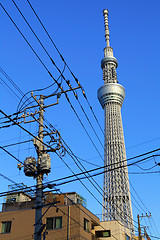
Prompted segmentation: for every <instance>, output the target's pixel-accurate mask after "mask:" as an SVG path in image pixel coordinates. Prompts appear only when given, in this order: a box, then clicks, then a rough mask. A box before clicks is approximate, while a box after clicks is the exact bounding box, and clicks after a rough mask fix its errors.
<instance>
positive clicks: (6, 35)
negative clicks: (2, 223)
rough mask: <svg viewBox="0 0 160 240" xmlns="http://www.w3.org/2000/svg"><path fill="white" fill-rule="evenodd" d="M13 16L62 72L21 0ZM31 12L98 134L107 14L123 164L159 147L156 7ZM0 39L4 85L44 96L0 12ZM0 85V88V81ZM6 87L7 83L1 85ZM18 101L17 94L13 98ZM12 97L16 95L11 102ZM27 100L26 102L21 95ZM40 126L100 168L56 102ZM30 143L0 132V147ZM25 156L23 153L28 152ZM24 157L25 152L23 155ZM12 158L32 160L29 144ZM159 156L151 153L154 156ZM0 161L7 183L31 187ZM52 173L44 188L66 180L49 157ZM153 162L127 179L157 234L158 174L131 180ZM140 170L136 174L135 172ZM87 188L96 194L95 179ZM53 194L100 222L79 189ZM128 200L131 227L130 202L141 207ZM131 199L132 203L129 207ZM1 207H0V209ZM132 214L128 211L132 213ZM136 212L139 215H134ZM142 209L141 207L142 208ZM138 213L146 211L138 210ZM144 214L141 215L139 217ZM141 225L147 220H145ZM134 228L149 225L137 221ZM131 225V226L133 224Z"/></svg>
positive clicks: (4, 104)
mask: <svg viewBox="0 0 160 240" xmlns="http://www.w3.org/2000/svg"><path fill="white" fill-rule="evenodd" d="M1 2H2V4H3V6H4V7H5V9H6V10H7V11H8V12H9V14H10V15H11V16H12V18H13V19H14V21H15V23H16V24H17V25H18V27H19V28H20V29H21V31H22V32H23V34H24V35H25V37H26V38H27V40H28V41H29V42H30V43H31V45H32V46H33V48H34V50H35V51H36V52H37V53H38V55H39V56H40V58H41V59H42V61H43V62H44V63H45V65H46V66H47V67H48V68H49V69H50V71H51V72H52V75H53V76H54V77H55V78H58V76H59V74H58V72H57V70H56V69H55V67H54V66H53V65H52V64H51V62H50V61H49V59H48V58H47V55H46V54H45V52H44V51H43V49H42V48H41V47H40V45H39V44H38V42H37V41H36V39H35V38H34V36H33V34H32V33H31V31H30V30H29V29H28V27H27V25H26V24H25V22H24V21H23V19H22V18H21V16H20V14H19V13H18V11H17V10H16V8H15V6H14V4H13V3H12V1H11V0H9V1H7V2H3V1H1ZM16 3H17V4H18V6H19V8H20V9H21V11H22V12H23V14H24V16H25V17H26V18H27V20H28V21H29V23H30V24H31V25H32V27H33V28H34V30H35V31H36V33H37V34H38V36H39V38H40V39H41V41H42V42H43V44H44V45H45V47H46V48H47V50H48V52H49V53H50V55H51V57H52V58H53V59H54V61H55V62H56V64H57V65H58V67H59V68H60V69H61V70H62V69H63V67H64V65H63V63H62V61H61V59H60V58H59V56H58V54H57V52H56V50H55V48H54V47H53V46H52V44H51V43H50V41H49V39H48V38H47V37H46V35H45V33H44V31H43V29H42V28H41V26H40V24H39V23H38V21H37V20H36V18H35V16H34V14H33V12H32V11H31V9H30V7H29V5H28V3H27V1H26V0H23V1H16ZM31 4H32V5H33V7H34V8H35V10H36V12H37V13H38V15H39V17H40V19H41V20H42V22H43V23H44V25H45V27H46V28H47V30H48V32H49V33H50V35H51V37H52V38H53V40H54V42H55V44H56V46H57V47H58V49H59V50H60V52H61V54H62V55H63V57H64V58H65V60H66V62H67V64H68V65H69V66H70V68H71V69H72V71H73V73H74V74H75V76H76V77H77V78H78V79H79V81H80V83H81V85H82V86H83V87H84V89H85V91H86V95H87V97H88V100H89V102H90V104H91V106H92V107H93V109H94V112H95V114H96V116H97V118H98V120H99V122H100V124H101V126H102V128H103V125H104V123H103V121H104V113H103V109H102V108H101V106H100V104H99V102H98V99H97V90H98V88H99V87H101V86H102V84H103V80H102V70H101V64H100V63H101V60H102V58H103V49H104V47H105V39H104V23H103V14H102V10H103V9H104V8H107V9H109V28H110V35H111V46H112V47H113V50H114V55H115V57H116V58H117V60H118V63H119V66H118V69H117V75H118V81H119V83H120V84H122V85H123V86H124V87H125V90H126V98H125V101H124V104H123V106H122V119H123V126H124V134H125V142H126V151H127V157H128V158H130V157H133V156H136V155H139V154H142V153H145V152H148V151H152V150H154V149H157V148H159V147H160V130H159V121H160V112H159V89H160V82H159V79H160V73H159V68H160V61H159V55H160V47H159V42H160V34H159V23H160V19H159V10H160V2H159V1H158V0H157V1H156V0H153V1H144V0H141V1H124V0H122V1H117V0H115V1H103V0H101V1H91V0H88V1H84V0H82V1H73V0H72V1H71V0H69V1H64V0H62V1H51V0H47V1H42V0H39V1H36V0H32V1H31ZM0 11H1V13H0V22H1V38H0V52H1V57H0V67H1V68H3V69H4V70H5V71H6V73H7V74H8V75H9V76H10V78H11V79H12V80H13V81H14V82H15V83H16V84H17V85H18V86H19V88H20V89H21V90H22V91H23V92H24V93H25V92H27V91H30V90H34V89H38V88H44V87H46V86H48V85H50V84H52V79H51V77H50V76H49V75H48V73H47V72H46V70H45V69H44V67H43V66H42V64H41V63H40V62H39V61H38V59H37V58H36V56H35V55H34V54H33V52H32V51H31V49H30V48H29V46H28V45H27V44H26V42H25V41H24V39H23V38H22V36H21V35H20V34H19V32H18V31H17V29H16V28H15V27H14V25H13V24H12V23H11V21H10V20H9V18H8V17H7V15H6V14H5V13H4V11H3V10H2V8H0ZM64 74H65V76H66V78H67V79H70V80H71V84H72V86H73V87H74V86H76V84H75V82H74V79H73V78H72V77H71V75H70V74H69V72H68V71H67V70H65V72H64ZM0 77H1V78H2V79H3V80H5V81H6V83H8V82H7V80H6V79H5V78H4V76H3V75H2V74H1V75H0ZM0 84H1V87H0V89H1V91H0V92H1V96H0V102H1V109H2V110H3V111H4V112H6V113H7V114H11V113H13V112H16V109H17V105H18V103H19V99H18V98H17V97H15V96H13V94H12V95H11V93H10V92H9V91H8V89H6V87H5V84H4V83H3V82H2V80H1V81H0ZM8 84H9V83H8ZM54 90H55V87H53V88H51V89H49V90H48V91H46V92H43V93H44V94H50V93H51V92H52V91H54ZM77 92H78V96H79V99H80V101H81V103H82V105H83V106H84V108H85V111H86V113H87V115H88V116H89V118H90V120H91V122H92V124H93V126H94V128H95V131H96V132H97V134H98V136H99V138H100V139H101V141H102V142H103V135H102V134H101V132H100V129H99V127H98V126H97V123H96V121H95V119H94V117H93V115H92V114H91V112H90V109H89V108H88V105H87V103H86V101H85V99H84V97H83V96H82V94H81V91H80V90H78V91H77ZM17 94H18V93H17ZM19 96H20V95H19ZM28 97H29V95H28ZM69 97H70V99H71V101H72V103H73V105H74V108H75V109H76V111H77V113H78V115H79V116H80V118H81V120H82V121H83V123H84V125H85V127H86V128H87V130H88V132H89V134H90V136H91V138H92V139H93V141H94V142H95V144H96V146H97V147H98V149H99V151H100V153H101V154H102V155H103V149H102V147H101V146H100V144H99V142H98V140H97V139H96V137H95V135H94V133H93V131H92V129H91V128H90V126H89V124H88V122H87V121H86V119H85V116H84V114H83V112H82V111H81V109H80V107H79V105H78V104H77V101H76V100H75V99H74V97H73V96H72V93H69ZM54 101H55V99H54V98H53V99H50V100H49V101H48V102H47V103H53V102H54ZM45 114H46V115H45V116H46V118H47V119H48V120H49V121H50V122H51V123H52V125H53V126H55V127H56V128H57V129H58V130H59V131H60V132H61V135H62V137H63V138H64V140H65V141H66V142H67V144H68V145H69V146H70V148H71V149H72V150H73V152H74V153H75V155H77V156H79V157H81V158H83V159H85V160H87V161H89V162H90V163H92V164H97V165H99V166H102V165H103V162H102V160H101V159H100V157H99V156H98V153H97V152H96V150H95V148H94V147H93V145H92V144H91V142H90V141H89V139H88V137H87V135H86V134H85V131H84V130H83V128H82V127H81V125H80V123H79V122H78V120H77V118H76V116H75V114H74V113H73V111H72V110H71V108H70V106H69V104H68V103H67V101H66V99H65V97H64V96H62V97H61V98H60V103H59V105H57V106H54V107H51V108H49V109H47V111H46V113H45ZM23 126H24V127H26V128H27V129H28V130H30V131H33V132H35V131H36V129H37V125H36V124H32V125H31V124H28V125H24V124H23ZM28 139H30V137H29V136H28V135H27V134H26V133H24V132H23V131H22V130H20V129H19V128H18V127H15V126H14V127H10V128H6V129H1V139H0V145H2V146H4V145H7V144H10V143H15V142H18V141H24V140H28ZM30 148H31V149H30ZM25 149H27V150H25ZM7 150H9V151H10V152H11V153H12V154H13V155H15V156H16V157H17V158H19V159H20V160H21V161H23V160H24V159H25V157H27V156H30V155H33V156H36V154H35V151H34V149H33V148H32V143H30V144H29V143H28V144H26V145H25V144H24V145H21V146H16V147H12V148H7ZM157 154H159V152H157ZM0 155H1V170H0V172H1V173H3V174H4V175H6V176H8V177H10V178H11V179H13V180H14V181H15V182H24V183H25V184H27V185H34V183H35V181H34V180H32V179H30V178H27V177H25V176H24V174H23V170H22V171H21V172H20V173H19V171H18V169H17V163H16V161H15V160H13V159H12V158H11V157H9V156H8V155H7V154H4V152H3V151H1V152H0ZM51 158H52V172H51V173H50V174H49V176H48V178H47V180H54V179H57V178H60V177H63V176H67V175H70V174H71V172H70V171H69V170H67V168H66V167H65V165H64V164H63V163H62V162H61V160H60V159H58V158H57V157H56V156H55V154H51ZM64 160H65V161H66V162H67V164H68V165H69V166H70V167H71V168H72V169H73V171H75V172H79V170H78V169H77V168H76V166H75V165H74V163H73V161H72V159H71V158H69V156H65V158H64ZM155 161H156V162H160V158H159V157H156V158H155V159H153V158H151V159H150V161H147V162H145V163H143V164H141V165H139V167H138V166H132V167H129V179H130V181H131V184H132V185H133V186H134V189H135V190H136V192H137V193H138V195H139V197H140V198H141V199H142V201H143V203H144V204H145V206H146V207H147V209H148V210H149V211H150V212H151V214H152V216H153V219H154V222H155V223H156V226H157V229H160V217H159V216H160V211H159V198H160V193H159V181H160V175H159V174H132V173H142V172H143V173H146V172H148V171H149V170H147V169H149V168H152V167H154V166H155ZM82 163H83V164H84V165H85V167H86V168H87V169H91V168H94V166H93V165H91V164H87V163H85V162H82ZM140 167H141V168H143V169H146V170H142V169H140ZM159 168H160V167H158V166H157V167H155V168H153V169H152V170H150V171H159V170H160V169H159ZM95 180H96V181H97V182H98V183H99V184H100V185H101V186H103V178H102V176H99V177H96V178H95ZM1 182H2V185H1V188H0V189H1V190H0V191H6V190H7V186H8V184H10V183H9V182H8V181H7V180H5V179H3V178H1ZM84 183H85V184H86V185H87V186H88V187H89V188H90V189H91V190H92V191H93V192H94V194H95V195H96V196H97V198H98V199H99V200H100V201H102V197H101V195H98V193H97V192H96V191H95V189H94V188H93V187H92V186H90V184H89V183H88V182H87V180H85V181H84ZM61 191H64V192H67V191H76V192H78V193H80V194H81V195H83V196H84V197H85V198H86V199H87V206H88V208H89V209H90V210H91V211H93V212H94V213H95V214H100V213H101V209H102V207H101V206H100V205H99V204H98V203H97V202H96V201H95V200H94V199H93V198H92V197H91V196H90V194H89V193H88V192H87V191H86V190H85V189H84V188H83V187H82V186H81V184H80V183H78V182H76V183H72V184H66V185H64V186H62V187H61ZM131 192H132V194H133V197H132V196H131V198H132V200H133V203H134V205H133V214H134V219H135V220H137V219H136V217H137V214H138V213H139V214H141V213H142V212H143V214H145V212H144V211H143V210H142V209H141V208H140V206H139V205H138V204H137V202H136V201H138V203H139V204H140V205H141V206H142V203H141V202H140V200H139V198H137V195H136V194H135V192H134V190H133V189H132V188H131ZM134 198H136V200H135V199H134ZM2 201H3V199H2V200H1V202H2ZM135 206H136V207H135ZM137 207H138V208H139V210H140V211H141V212H140V211H138V209H137ZM143 209H144V206H143ZM144 210H146V209H144ZM146 212H147V211H146ZM146 221H147V220H146ZM142 224H144V225H147V224H149V222H145V220H144V219H143V220H142ZM151 224H152V227H153V229H154V230H153V229H152V227H151V225H149V226H150V228H149V231H150V234H151V235H156V236H157V235H158V233H157V232H156V230H155V228H154V226H153V225H154V224H153V222H152V221H151ZM135 225H136V223H135Z"/></svg>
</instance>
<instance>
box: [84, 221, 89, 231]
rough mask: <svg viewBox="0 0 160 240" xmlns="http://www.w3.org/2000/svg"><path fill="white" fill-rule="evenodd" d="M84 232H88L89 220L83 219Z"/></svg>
mask: <svg viewBox="0 0 160 240" xmlns="http://www.w3.org/2000/svg"><path fill="white" fill-rule="evenodd" d="M84 230H85V231H86V232H89V220H88V219H86V218H84Z"/></svg>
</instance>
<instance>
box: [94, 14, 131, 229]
mask: <svg viewBox="0 0 160 240" xmlns="http://www.w3.org/2000/svg"><path fill="white" fill-rule="evenodd" d="M103 16H104V25H105V39H106V45H107V46H106V47H105V48H104V58H103V59H102V61H101V67H102V69H103V80H104V85H103V86H102V87H100V88H99V90H98V99H99V101H100V104H101V106H102V108H103V109H104V119H105V141H104V166H106V167H105V173H104V186H103V210H102V221H112V220H117V221H120V222H121V223H123V225H124V226H125V227H127V228H128V229H130V230H131V232H132V233H133V232H134V226H133V217H132V206H131V197H130V188H129V180H128V169H127V161H126V150H125V143H124V134H123V126H122V118H121V107H122V104H123V100H124V97H125V89H124V87H123V86H122V85H120V84H119V83H118V81H117V73H116V68H117V66H118V62H117V59H116V58H115V57H114V56H113V49H112V48H111V47H110V35H109V28H108V10H106V9H105V10H103Z"/></svg>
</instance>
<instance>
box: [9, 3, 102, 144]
mask: <svg viewBox="0 0 160 240" xmlns="http://www.w3.org/2000/svg"><path fill="white" fill-rule="evenodd" d="M11 1H12V2H13V3H14V5H15V6H16V8H17V10H18V11H19V13H20V14H21V16H22V17H23V19H24V20H25V22H26V23H27V25H28V27H29V28H30V30H31V31H32V33H33V34H34V36H35V37H36V39H37V40H38V42H39V44H40V45H41V47H42V48H43V50H44V51H45V53H46V54H47V56H48V57H49V59H50V60H51V62H52V63H53V64H54V66H55V67H56V68H57V70H58V71H59V73H61V71H60V69H59V68H58V67H57V65H56V64H55V62H54V61H53V59H52V58H51V56H50V54H49V53H48V51H47V50H46V48H45V47H44V45H43V44H42V42H41V41H40V39H39V38H38V36H37V35H36V33H35V31H34V30H33V28H32V27H31V25H30V24H29V23H28V21H27V19H26V18H25V17H24V15H23V14H22V12H21V10H20V9H19V7H18V6H17V4H16V3H15V1H14V0H11ZM65 64H66V63H65ZM61 76H62V78H63V79H64V80H65V82H66V83H67V80H66V79H65V77H64V76H63V74H62V73H61ZM67 84H68V83H67ZM68 85H69V84H68ZM69 87H70V85H69ZM74 96H75V97H76V96H77V94H76V95H75V94H74ZM76 99H77V101H78V103H79V105H80V107H81V109H82V111H83V113H84V115H85V117H86V119H87V121H88V122H89V124H90V126H91V128H92V130H93V132H94V134H95V135H96V137H97V139H98V141H99V142H100V145H101V146H102V148H103V144H102V142H101V140H100V138H99V137H98V135H97V133H96V131H95V129H94V127H93V125H92V123H91V121H90V120H89V118H88V116H87V114H86V112H85V110H84V108H83V106H82V104H81V103H80V101H79V99H78V96H77V97H76ZM70 105H71V103H70ZM71 107H72V106H71ZM72 109H73V107H72ZM74 112H75V111H74ZM76 116H77V114H76ZM78 119H79V118H78ZM92 144H93V142H92Z"/></svg>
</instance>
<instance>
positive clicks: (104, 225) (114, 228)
mask: <svg viewBox="0 0 160 240" xmlns="http://www.w3.org/2000/svg"><path fill="white" fill-rule="evenodd" d="M100 230H102V231H103V230H110V233H111V236H110V237H109V239H110V240H115V238H116V239H118V240H126V239H127V238H126V235H127V236H128V237H129V238H130V239H131V233H130V230H129V229H128V228H126V227H124V225H123V224H122V223H120V222H118V221H104V222H100V226H95V228H94V230H93V233H94V234H95V232H96V231H100ZM104 239H108V238H99V240H104Z"/></svg>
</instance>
